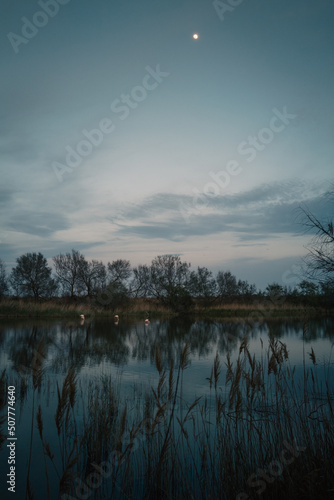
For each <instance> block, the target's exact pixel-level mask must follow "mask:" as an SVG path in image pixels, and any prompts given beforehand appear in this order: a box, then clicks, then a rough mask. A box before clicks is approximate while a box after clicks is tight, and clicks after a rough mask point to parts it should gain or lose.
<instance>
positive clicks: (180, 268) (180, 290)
mask: <svg viewBox="0 0 334 500" xmlns="http://www.w3.org/2000/svg"><path fill="white" fill-rule="evenodd" d="M189 268H190V264H188V263H187V262H182V261H181V259H180V257H179V256H178V255H159V256H158V257H156V258H155V259H153V260H152V264H151V267H150V274H151V280H150V294H151V295H152V296H153V297H156V298H157V299H159V301H160V302H161V303H162V304H163V305H165V306H167V307H171V308H172V309H174V310H175V311H181V310H186V309H189V308H190V307H191V304H192V301H191V296H190V293H189V291H188V288H187V287H188V284H189V277H190V271H189Z"/></svg>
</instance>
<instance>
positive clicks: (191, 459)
mask: <svg viewBox="0 0 334 500" xmlns="http://www.w3.org/2000/svg"><path fill="white" fill-rule="evenodd" d="M333 327H334V320H333V318H330V317H327V318H319V319H310V320H309V321H308V322H307V323H303V321H302V320H297V319H296V320H293V319H289V320H275V321H267V322H262V323H253V322H247V321H207V320H197V321H194V320H192V319H191V318H187V317H185V318H184V317H180V318H174V319H171V320H152V321H151V323H150V324H149V325H145V324H144V322H143V321H142V320H141V321H133V320H132V321H130V320H126V319H122V318H120V321H119V322H118V324H114V321H113V320H112V319H101V318H100V319H97V318H95V319H93V320H91V321H88V320H85V321H80V320H78V321H59V320H58V321H44V320H36V321H33V320H29V321H22V320H20V321H9V320H4V319H3V320H2V321H1V323H0V371H1V372H3V371H4V370H5V372H4V373H3V375H2V402H1V416H2V417H3V420H2V426H1V430H2V435H3V442H2V446H1V449H0V468H1V469H0V470H1V481H2V485H3V486H2V494H1V498H14V495H13V490H12V491H10V490H8V488H10V487H11V486H12V487H13V488H14V489H15V494H16V496H15V498H19V499H21V498H22V499H23V498H25V497H26V494H27V498H29V495H30V498H35V499H43V500H44V499H46V498H51V499H54V498H55V499H56V498H62V499H65V498H84V499H88V498H101V499H103V498H133V499H135V498H138V499H139V498H150V497H151V498H158V497H159V498H164V495H165V498H168V497H170V495H171V494H173V495H174V497H173V498H182V496H183V495H186V494H188V495H189V494H191V493H190V492H191V491H192V488H193V489H194V491H196V496H194V498H205V496H204V495H205V494H207V493H205V491H204V489H203V491H202V489H201V488H202V486H201V484H204V481H205V477H204V476H205V475H208V479H207V480H208V484H212V485H213V486H212V488H213V490H212V491H215V493H212V498H214V495H217V492H218V491H219V490H218V489H219V487H220V486H219V484H220V483H221V481H222V477H223V476H224V474H227V472H226V471H227V469H228V468H232V469H231V470H229V477H231V476H234V477H235V484H234V485H233V481H230V482H231V484H230V486H226V498H238V495H239V498H240V499H243V498H245V499H246V498H251V493H254V491H255V490H254V489H253V490H252V489H251V488H252V483H251V481H249V477H250V476H249V472H251V471H252V470H253V471H254V470H256V467H257V465H261V463H262V464H263V461H264V462H266V461H267V462H268V460H269V458H266V457H269V456H272V457H275V456H276V455H277V454H278V453H279V452H280V448H282V447H283V444H282V443H284V442H285V443H290V442H291V443H292V442H293V440H297V439H299V441H300V440H301V439H302V440H303V443H301V442H300V443H298V444H299V445H300V446H301V447H302V446H303V447H305V446H310V448H312V446H313V447H314V446H316V444H315V443H313V441H314V439H315V437H314V433H315V432H316V433H317V436H318V438H319V436H320V438H319V439H324V440H325V439H327V437H326V436H327V434H326V425H331V424H330V423H327V420H328V422H330V417H331V415H332V413H331V412H332V408H331V401H332V400H333V388H334V377H333V370H334V360H333V345H334V328H333ZM238 370H239V371H238ZM192 405H193V406H192ZM301 406H302V407H303V408H305V414H303V415H302V414H301V415H300V420H298V421H297V420H296V419H295V421H294V417H293V418H292V417H291V419H290V416H291V415H292V414H293V415H295V413H293V412H295V411H297V410H296V408H300V407H301ZM283 410H284V411H283ZM280 412H282V414H280ZM289 412H291V413H289ZM260 417H261V418H260ZM313 417H314V418H313ZM8 419H10V420H8ZM259 421H261V424H258V423H256V422H259ZM9 424H10V427H9V428H8V425H9ZM304 424H305V425H306V426H307V429H308V431H307V432H310V435H309V439H308V441H310V440H312V446H311V444H310V442H308V443H306V437H307V436H306V434H307V433H306V434H305V429H303V433H301V434H299V432H300V430H301V426H302V425H304ZM259 425H261V426H262V427H261V433H262V436H267V440H266V441H265V440H264V439H262V438H261V439H260V438H259V429H260V427H259ZM8 429H9V430H11V432H12V434H11V435H10V433H9V430H8ZM256 429H257V431H256ZM255 431H256V432H255ZM266 433H267V434H266ZM275 433H276V435H275ZM311 433H312V434H311ZM253 434H254V435H253ZM203 436H205V440H206V441H205V446H204V444H203V443H204V441H203ZM245 436H247V443H245V440H246V439H245ZM302 436H303V437H302ZM318 438H317V439H318ZM289 439H290V441H289ZM238 440H240V443H242V446H243V447H244V450H243V453H244V455H245V453H246V455H247V457H248V458H247V463H245V465H244V470H239V469H240V466H239V469H238V470H237V466H236V463H237V460H238V456H237V451H236V450H237V446H236V443H237V442H238ZM218 441H220V442H225V443H226V444H225V449H226V450H228V447H229V446H230V445H231V446H230V447H231V449H230V451H229V452H228V453H227V451H225V455H226V456H225V455H224V456H223V455H222V454H221V452H220V451H219V450H218V451H217V449H216V446H217V442H218ZM262 441H263V442H262ZM232 442H233V443H232ZM326 442H327V441H326ZM231 443H232V444H233V445H232V444H231ZM286 446H288V445H286ZM290 446H292V445H290ZM220 449H221V447H220ZM269 449H270V450H271V455H268V450H269ZM286 449H288V448H286ZM178 450H182V453H181V452H180V456H179V455H178V453H179V451H178ZM205 450H206V451H205ZM255 450H256V455H254V456H253V455H252V453H255ZM203 453H207V454H208V457H210V456H212V455H213V454H214V456H215V457H216V459H217V460H218V459H219V460H218V462H219V463H220V468H219V473H218V472H215V471H216V467H218V466H217V465H215V466H213V464H211V468H210V467H209V466H208V467H207V472H206V473H205V474H204V472H203V460H204V458H203ZM210 453H211V455H210ZM282 453H283V452H282ZM168 454H170V455H168ZM266 454H267V455H266ZM275 454H276V455H275ZM167 455H168V456H167ZM181 455H182V456H181ZM296 456H297V455H296ZM216 459H215V460H216ZM248 459H249V460H248ZM205 460H206V461H207V463H208V464H210V459H209V458H205ZM296 461H297V459H296ZM211 462H212V460H211ZM218 462H216V464H217V463H218ZM269 462H270V460H269ZM256 464H257V465H256ZM263 466H264V464H263ZM10 467H12V469H10ZM252 467H253V468H252ZM160 469H161V470H164V477H166V474H167V475H169V476H168V477H169V480H168V485H167V486H166V485H165V486H164V487H162V486H161V487H159V488H160V490H155V487H156V486H155V483H157V484H160V483H161V485H162V484H164V481H165V479H164V477H161V470H160ZM172 469H173V471H172V472H171V470H172ZM181 469H182V471H183V472H182V474H183V476H182V478H181V479H182V488H181V487H180V486H179V483H180V481H181V479H180V477H181V476H180V477H179V476H177V474H180V473H179V472H178V470H181ZM241 469H242V467H241ZM7 474H9V475H8V476H7ZM10 474H11V475H10ZM210 474H211V476H212V474H214V475H217V477H216V478H213V477H211V476H210ZM281 475H283V472H282V473H281ZM281 475H280V477H281ZM147 477H151V478H153V479H154V481H153V479H152V481H151V483H150V482H149V479H147ZM224 477H225V476H224ZM27 478H28V481H27ZM273 478H274V475H273V476H272V477H271V479H273ZM7 480H8V481H9V482H8V483H7ZM10 481H12V482H10ZM215 481H216V483H217V485H216V488H218V489H216V490H214V488H215V486H214V484H215ZM247 481H248V482H247ZM263 482H264V483H265V481H263ZM5 483H7V484H6V487H4V484H5ZM153 483H154V484H153ZM174 483H175V484H174ZM269 483H270V481H269V480H268V481H267V483H265V484H268V485H269ZM27 484H28V487H27ZM275 484H278V480H275ZM14 485H15V486H14ZM196 485H197V486H196ZM268 487H269V486H268ZM270 487H272V485H271V483H270ZM169 488H171V490H170V491H169V492H168V494H167V492H166V491H167V490H166V489H169ZM179 488H181V489H179ZM195 488H196V489H195ZM203 488H204V486H203ZM253 488H254V486H253ZM26 490H27V493H26ZM164 491H165V493H163V492H164ZM173 491H174V493H172V492H173ZM206 492H207V490H206ZM231 492H233V494H232V493H231ZM192 494H193V493H192ZM219 494H220V495H223V494H222V493H221V492H220V493H219ZM157 495H158V496H157ZM193 495H194V494H193ZM231 495H232V496H231ZM242 495H244V496H242ZM248 495H250V496H248ZM208 498H209V496H208ZM221 498H225V497H224V496H221Z"/></svg>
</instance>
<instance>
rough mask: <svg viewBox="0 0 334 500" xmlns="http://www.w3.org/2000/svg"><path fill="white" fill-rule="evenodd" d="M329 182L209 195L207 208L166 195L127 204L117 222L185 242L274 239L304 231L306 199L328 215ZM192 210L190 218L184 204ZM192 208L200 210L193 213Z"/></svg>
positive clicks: (138, 232) (144, 234)
mask: <svg viewBox="0 0 334 500" xmlns="http://www.w3.org/2000/svg"><path fill="white" fill-rule="evenodd" d="M324 193H325V189H324V185H323V184H309V183H306V182H303V181H298V180H290V181H286V182H281V183H278V182H275V183H271V184H263V185H261V186H259V187H256V188H254V189H251V190H248V191H245V192H240V193H236V194H230V195H226V196H223V195H220V196H217V197H216V198H214V199H212V200H211V199H208V202H207V206H206V207H203V208H202V207H201V206H199V207H193V206H192V205H191V203H192V198H191V197H189V196H188V197H187V196H184V195H180V194H168V193H161V194H156V195H154V196H150V197H148V198H146V199H144V200H143V201H142V202H140V203H138V204H135V205H131V206H128V207H125V208H124V207H123V210H122V211H121V212H120V217H119V219H118V220H117V227H118V229H117V231H118V233H120V234H133V235H135V236H140V237H141V238H149V239H154V238H162V239H167V240H171V241H182V240H185V239H186V238H187V237H190V236H208V235H212V234H217V233H227V232H229V233H231V232H233V233H234V234H236V235H237V236H238V238H239V240H240V241H241V242H244V244H245V242H248V241H254V240H262V241H264V240H268V239H269V238H273V237H277V236H278V235H280V234H287V233H288V234H290V235H297V234H300V226H299V225H298V223H297V222H298V214H299V213H300V207H301V206H302V205H304V204H305V203H306V204H307V206H309V207H310V208H311V209H312V210H314V211H316V210H318V211H319V210H320V212H321V214H320V216H321V215H324V213H322V212H324V210H323V203H322V200H323V197H324ZM180 204H183V207H184V206H186V207H190V208H189V214H190V217H189V222H186V220H185V219H184V218H183V217H182V214H181V213H180V211H179V209H178V207H179V206H180ZM191 209H194V210H193V211H191Z"/></svg>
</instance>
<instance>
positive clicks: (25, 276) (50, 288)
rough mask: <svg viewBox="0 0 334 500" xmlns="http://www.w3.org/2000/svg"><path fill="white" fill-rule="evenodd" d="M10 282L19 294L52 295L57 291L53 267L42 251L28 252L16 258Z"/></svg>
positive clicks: (35, 296)
mask: <svg viewBox="0 0 334 500" xmlns="http://www.w3.org/2000/svg"><path fill="white" fill-rule="evenodd" d="M16 262H17V265H16V267H15V268H13V269H12V272H11V277H10V283H11V285H12V287H13V289H14V290H15V292H16V293H17V294H18V295H23V296H33V297H34V298H35V299H39V298H41V297H52V296H53V295H54V294H55V292H56V288H57V286H56V282H55V281H54V280H53V279H52V277H51V272H52V270H51V268H50V267H49V266H48V263H47V260H46V258H45V257H43V255H42V254H41V253H38V254H37V253H26V254H24V255H22V256H21V257H18V258H17V259H16Z"/></svg>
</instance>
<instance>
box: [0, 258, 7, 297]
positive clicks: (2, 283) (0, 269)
mask: <svg viewBox="0 0 334 500" xmlns="http://www.w3.org/2000/svg"><path fill="white" fill-rule="evenodd" d="M7 292H8V281H7V275H6V267H5V263H4V261H3V260H2V259H0V297H2V296H3V295H5V294H6V293H7Z"/></svg>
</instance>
